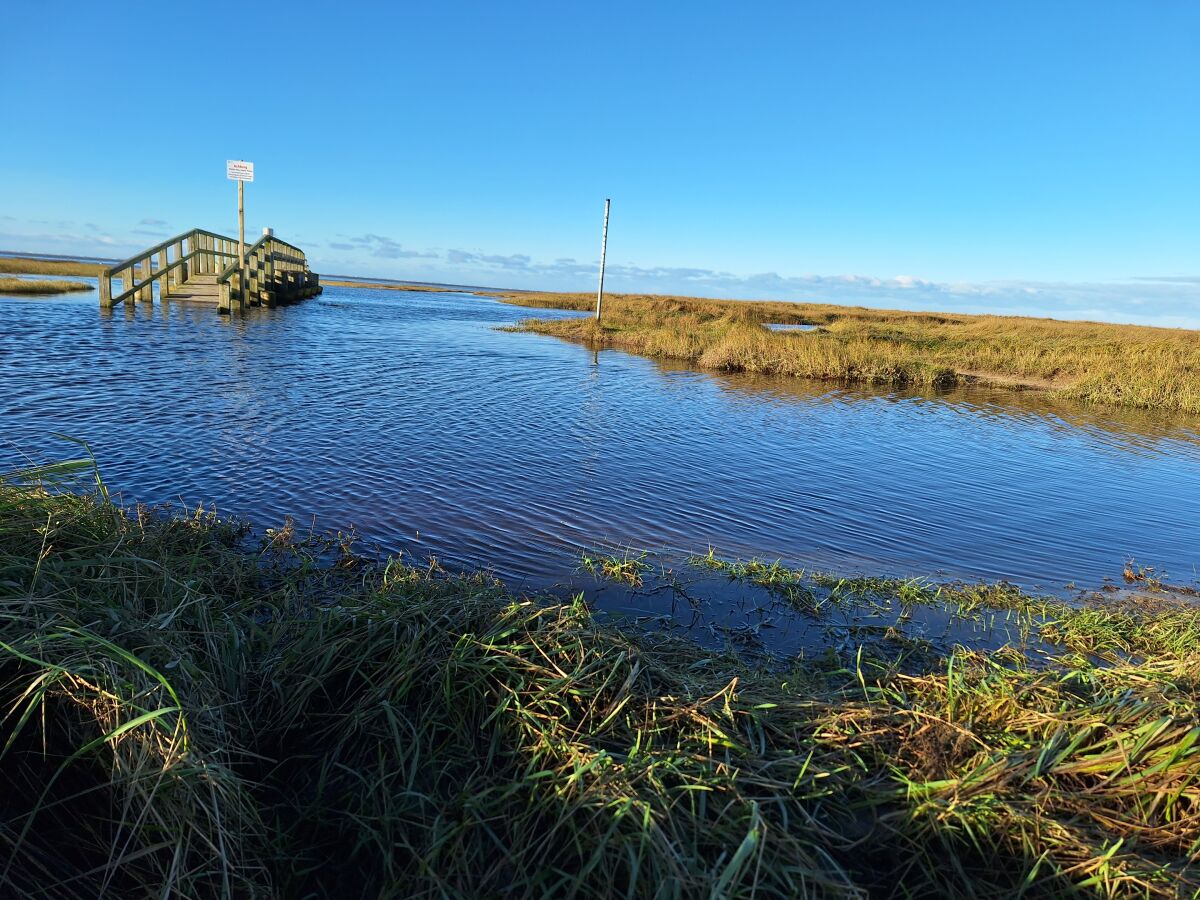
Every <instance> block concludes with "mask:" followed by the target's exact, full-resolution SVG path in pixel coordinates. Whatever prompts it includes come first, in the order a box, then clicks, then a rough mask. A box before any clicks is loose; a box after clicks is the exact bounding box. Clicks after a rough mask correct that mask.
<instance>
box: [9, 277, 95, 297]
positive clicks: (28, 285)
mask: <svg viewBox="0 0 1200 900" xmlns="http://www.w3.org/2000/svg"><path fill="white" fill-rule="evenodd" d="M90 290H92V286H91V285H90V284H87V283H86V282H83V281H63V280H61V279H49V278H37V279H34V278H6V277H4V276H0V294H67V293H70V292H72V291H90Z"/></svg>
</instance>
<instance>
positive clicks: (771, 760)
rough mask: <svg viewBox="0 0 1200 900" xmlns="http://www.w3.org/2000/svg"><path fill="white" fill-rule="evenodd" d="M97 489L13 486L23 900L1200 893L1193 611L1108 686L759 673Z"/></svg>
mask: <svg viewBox="0 0 1200 900" xmlns="http://www.w3.org/2000/svg"><path fill="white" fill-rule="evenodd" d="M90 477H91V475H90V473H89V469H88V468H87V466H86V465H71V464H64V465H61V466H57V467H51V468H48V469H44V470H41V471H38V472H33V473H24V474H23V475H20V476H13V477H9V478H7V479H4V480H3V481H2V482H0V710H2V711H3V715H4V718H3V720H2V723H0V748H2V752H0V771H2V772H3V774H4V782H5V790H4V793H3V797H2V799H0V845H2V846H3V852H0V894H2V895H11V896H46V897H55V898H67V897H94V896H97V895H104V896H151V895H153V896H186V897H218V896H224V897H244V896H308V897H346V896H354V897H358V896H372V897H375V896H397V897H399V896H404V897H410V896H412V897H459V896H461V897H487V896H499V895H513V896H555V897H558V896H576V897H610V896H620V897H654V898H671V897H680V898H683V897H751V896H757V897H796V896H805V895H824V896H862V897H865V896H868V895H869V896H973V897H1012V896H1018V895H1022V894H1024V895H1031V896H1033V895H1039V896H1046V895H1062V894H1066V893H1070V892H1079V893H1082V894H1084V895H1092V896H1106V897H1107V896H1130V897H1133V896H1137V897H1142V896H1148V895H1150V896H1181V895H1192V894H1194V893H1195V892H1196V891H1197V890H1200V866H1198V865H1197V863H1200V726H1197V725H1196V721H1195V709H1196V704H1197V701H1200V688H1198V685H1197V681H1196V673H1197V672H1198V671H1200V657H1198V656H1197V650H1196V644H1195V643H1194V642H1190V641H1189V640H1185V639H1184V637H1183V635H1191V636H1194V635H1195V634H1196V627H1197V626H1196V613H1195V611H1194V610H1193V611H1191V612H1189V611H1188V610H1187V609H1185V608H1183V607H1180V608H1179V609H1176V610H1174V611H1173V612H1171V613H1170V615H1171V616H1174V617H1175V618H1169V619H1164V620H1162V621H1161V622H1160V621H1159V620H1158V619H1156V618H1155V615H1153V614H1151V613H1150V612H1149V611H1145V613H1144V615H1142V617H1141V618H1140V619H1138V620H1137V621H1136V622H1133V621H1130V622H1126V621H1125V619H1123V618H1122V615H1123V614H1119V613H1118V612H1116V611H1114V610H1109V609H1104V608H1097V609H1096V610H1095V611H1094V612H1093V613H1092V614H1093V615H1095V616H1096V617H1097V619H1096V623H1095V624H1086V623H1085V622H1084V620H1083V619H1077V620H1074V621H1073V622H1071V623H1070V624H1069V628H1070V631H1071V633H1072V634H1079V635H1082V634H1088V635H1091V637H1090V638H1089V640H1090V641H1091V643H1092V644H1095V645H1096V646H1101V645H1102V644H1103V641H1102V639H1101V637H1100V635H1102V634H1104V633H1108V632H1112V633H1115V634H1118V635H1119V636H1120V640H1121V641H1123V642H1125V644H1126V645H1128V646H1129V647H1130V648H1133V649H1134V650H1136V653H1137V658H1136V659H1134V658H1132V657H1129V658H1126V657H1125V656H1123V655H1122V654H1114V656H1113V659H1112V661H1111V662H1110V663H1108V664H1106V665H1094V664H1091V663H1090V662H1087V661H1086V660H1085V659H1083V658H1081V657H1079V656H1078V655H1076V657H1074V658H1073V657H1072V656H1071V655H1070V654H1068V655H1066V656H1064V659H1063V660H1062V661H1061V664H1060V665H1057V666H1052V667H1033V666H1029V665H1026V664H1025V662H1024V660H1023V658H1022V656H1021V654H1019V653H1016V652H1008V653H991V654H983V653H972V652H967V651H962V652H956V653H952V654H950V655H949V656H947V657H944V658H940V659H938V660H937V661H936V662H935V663H934V664H931V665H930V667H929V668H928V669H927V670H926V671H923V672H915V673H899V672H896V671H894V670H893V669H890V668H888V667H886V666H876V665H875V664H874V663H873V662H872V661H871V660H870V659H869V658H868V657H866V656H862V655H860V656H859V657H858V658H857V660H856V662H855V663H854V664H853V665H849V666H839V665H820V664H816V663H811V664H807V663H802V664H797V665H795V666H793V667H791V668H789V669H786V670H780V669H777V668H762V667H755V666H754V665H751V664H749V663H747V662H745V661H744V660H741V659H739V658H738V657H737V656H735V655H732V654H729V653H714V652H711V651H705V650H702V649H701V648H699V647H697V646H695V645H693V644H689V643H686V642H681V641H678V640H673V639H670V638H667V637H665V636H663V635H661V634H658V633H654V632H640V631H635V630H631V629H622V628H617V627H614V626H613V625H612V624H608V623H606V622H605V621H604V620H601V619H598V618H597V617H596V616H595V615H593V614H592V613H591V612H590V611H589V609H588V608H587V606H586V604H584V603H582V602H566V603H551V602H546V601H540V600H537V599H530V598H527V597H522V596H518V595H514V594H513V593H511V592H510V591H509V590H507V589H506V588H504V587H503V586H502V585H500V584H498V583H497V582H496V581H494V580H493V579H492V578H490V577H488V576H486V575H481V574H467V575H453V574H449V573H446V572H444V571H442V570H441V569H440V568H439V567H437V566H436V565H435V564H429V565H424V566H412V565H407V564H404V563H402V562H400V561H396V560H393V561H390V562H387V563H374V562H371V561H369V560H363V559H360V558H358V557H356V556H355V555H354V554H353V552H352V548H351V547H348V546H346V544H345V542H341V543H339V542H338V541H336V540H332V541H324V540H317V539H313V538H310V537H304V536H298V535H297V534H296V533H295V532H294V531H292V530H289V529H288V528H286V527H284V528H282V529H279V530H277V531H274V532H268V533H267V534H265V536H264V537H263V538H262V539H261V540H255V539H254V538H252V537H251V536H249V535H248V534H247V532H246V530H245V529H244V528H242V527H241V526H239V525H238V524H237V523H231V522H226V521H223V520H221V519H219V518H217V517H216V516H214V515H212V514H211V513H209V512H206V511H204V510H199V509H198V510H193V511H190V512H187V513H176V514H174V515H165V514H156V513H154V512H151V511H146V510H141V509H129V510H122V509H118V508H117V507H115V506H114V505H113V504H112V503H111V502H110V501H109V500H108V498H107V495H106V493H105V492H104V489H103V486H102V485H101V484H99V483H98V482H96V483H93V484H92V485H91V487H90V488H87V489H86V490H85V484H84V483H83V482H81V481H80V480H79V479H87V478H90ZM717 562H718V561H717V560H715V558H714V565H715V564H717ZM730 572H731V573H732V570H730ZM737 574H738V577H752V578H758V579H760V580H763V581H765V582H767V583H769V584H775V585H789V584H794V583H795V582H798V581H808V580H809V579H808V577H807V576H801V575H800V574H799V573H797V572H795V571H789V570H787V569H784V568H783V567H772V566H770V565H768V564H764V563H756V564H753V565H747V566H746V567H745V569H744V571H740V572H739V573H737ZM904 584H910V585H911V586H910V587H908V588H903V589H904V590H906V591H908V592H909V593H910V595H911V599H912V601H913V602H923V600H924V599H925V598H927V597H928V595H929V593H930V592H931V591H933V590H934V588H932V587H931V586H928V585H924V584H919V583H904ZM813 589H814V590H818V589H819V590H820V592H822V593H828V594H832V593H833V592H835V589H836V592H837V593H838V594H839V596H841V597H842V598H843V600H842V601H841V602H846V599H845V598H848V597H850V596H851V595H852V594H855V593H859V594H866V593H871V592H876V593H877V592H881V591H893V590H901V588H900V587H897V584H896V583H893V582H889V581H887V580H871V579H862V580H834V579H829V580H828V581H827V582H826V583H825V584H817V585H816V586H815V587H814V588H813ZM962 597H963V599H962V602H963V603H968V602H976V603H979V604H987V603H1004V604H1012V605H1019V604H1020V603H1022V602H1024V601H1023V600H1019V599H1017V597H1016V595H1014V594H1010V593H1008V592H1007V590H1006V589H1001V590H1000V592H999V594H996V593H994V592H988V591H984V592H982V593H979V594H977V595H976V594H970V593H964V594H963V595H962ZM1029 602H1032V603H1037V602H1038V601H1036V600H1030V601H1029ZM1082 614H1083V613H1082V611H1081V612H1080V615H1082ZM1164 615H1166V613H1165V612H1164ZM1190 640H1191V641H1194V637H1193V638H1191V639H1190Z"/></svg>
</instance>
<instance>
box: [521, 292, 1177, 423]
mask: <svg viewBox="0 0 1200 900" xmlns="http://www.w3.org/2000/svg"><path fill="white" fill-rule="evenodd" d="M503 299H504V300H505V301H506V302H509V303H513V304H516V305H520V306H531V307H545V308H553V309H575V310H590V309H593V308H594V304H595V298H594V296H589V295H584V294H537V293H534V294H505V295H504V296H503ZM766 323H782V324H795V325H817V326H820V328H819V330H817V331H812V332H792V333H788V332H772V331H770V330H768V329H767V328H765V327H763V326H764V324H766ZM521 328H522V330H526V331H531V332H535V333H538V334H547V335H553V336H556V337H561V338H566V339H569V340H574V341H579V342H582V343H585V344H587V345H589V346H593V347H613V348H618V349H622V350H628V351H630V352H634V353H640V354H643V355H646V356H651V357H656V358H664V359H675V360H681V361H684V362H686V363H687V364H689V365H693V366H697V367H699V368H703V369H711V370H717V371H725V372H754V373H764V374H770V375H783V376H795V377H803V378H815V379H827V380H839V381H849V382H869V383H874V384H893V385H943V386H944V385H953V384H967V383H975V382H978V383H985V384H995V385H1001V386H1009V387H1014V388H1027V389H1038V390H1045V391H1050V392H1052V393H1054V394H1056V395H1060V396H1062V397H1065V398H1068V399H1073V400H1081V401H1086V402H1095V403H1104V404H1111V405H1121V406H1131V407H1141V408H1157V409H1169V410H1181V411H1186V412H1193V413H1195V412H1200V332H1197V331H1187V330H1182V329H1167V328H1150V327H1143V326H1135V325H1110V324H1103V323H1096V322H1063V321H1057V320H1053V319H1034V318H1024V317H1018V316H977V315H958V314H948V313H919V312H904V311H898V310H877V309H866V308H863V307H845V306H831V305H825V304H813V303H778V302H742V301H732V300H704V299H697V298H688V297H665V296H642V295H615V296H612V297H609V298H606V299H605V320H604V322H603V324H602V325H597V324H596V323H595V321H593V320H592V319H590V318H582V319H555V320H544V319H530V320H527V321H525V322H524V323H522V326H521Z"/></svg>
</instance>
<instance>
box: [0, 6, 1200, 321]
mask: <svg viewBox="0 0 1200 900" xmlns="http://www.w3.org/2000/svg"><path fill="white" fill-rule="evenodd" d="M205 8H206V7H205V5H203V4H201V5H196V4H163V3H154V4H131V3H95V4H85V3H82V2H80V3H68V4H63V5H61V6H59V5H52V4H29V3H19V4H15V5H13V6H12V8H10V9H8V10H6V12H5V31H6V36H5V40H4V47H3V51H2V52H0V85H2V86H3V87H2V91H3V98H4V104H3V110H4V112H3V117H2V119H0V121H3V123H4V131H5V132H7V134H6V135H5V137H4V140H2V141H0V249H7V250H35V251H45V252H59V253H89V254H98V255H104V256H117V255H121V254H123V253H125V252H127V251H129V252H132V251H133V250H135V249H137V248H138V247H139V246H145V245H147V244H150V243H153V242H154V241H155V240H157V239H159V238H158V235H166V234H168V233H175V232H177V231H182V230H185V229H186V228H189V227H192V226H194V225H200V226H203V227H207V228H211V229H214V230H220V231H223V232H227V233H229V232H231V231H232V229H233V228H234V227H235V211H236V207H235V203H234V187H233V185H232V184H231V183H229V182H227V181H225V174H224V164H225V160H226V159H227V158H244V159H248V160H252V161H254V163H255V164H256V166H257V180H256V181H255V183H254V184H252V185H250V186H249V188H248V192H247V214H248V220H247V227H248V228H252V229H254V231H256V232H257V231H259V230H260V229H261V227H262V226H263V225H272V226H274V227H275V228H276V230H277V232H278V233H279V234H280V235H281V236H283V237H285V238H287V239H289V240H293V241H295V242H297V243H300V244H301V245H302V246H304V247H305V248H306V249H307V250H309V251H310V255H311V256H312V258H313V259H314V266H315V268H317V269H318V270H321V271H326V272H355V273H361V274H369V275H381V276H391V277H401V278H414V279H422V280H439V281H462V282H470V283H487V284H499V285H505V286H514V287H546V288H574V289H579V290H588V289H591V288H592V285H593V282H594V268H595V263H596V261H597V259H598V257H599V227H600V218H601V212H602V207H603V200H604V198H605V197H606V196H611V197H612V198H613V218H612V228H611V234H610V240H609V261H610V266H611V268H610V284H611V285H612V286H613V288H614V289H616V290H646V291H651V290H652V291H659V292H661V291H679V292H683V291H687V292H691V293H704V294H709V295H724V296H780V297H794V298H797V299H820V298H826V299H829V300H832V301H834V302H849V301H854V302H865V303H870V304H872V305H908V306H922V307H925V308H930V307H941V308H947V309H996V310H999V311H1007V310H1011V311H1020V312H1047V313H1053V314H1056V315H1068V316H1075V315H1078V316H1089V317H1097V318H1112V319H1118V320H1128V321H1155V322H1160V323H1163V324H1175V325H1200V303H1198V302H1197V298H1198V295H1200V256H1198V254H1200V3H1196V2H1194V0H1176V2H1171V0H1162V2H1145V0H1137V2H1125V3H1117V2H1096V0H1090V2H1069V0H1061V2H1060V0H1055V2H1050V3H1047V2H1045V0H1042V2H1037V3H1034V2H1005V3H964V2H961V0H957V2H944V3H943V2H938V3H932V2H918V0H914V2H911V3H894V2H882V0H880V2H858V3H855V2H846V3H833V2H825V3H819V4H818V3H795V2H792V3H752V4H734V3H720V4H718V3H706V2H689V3H676V4H648V3H645V2H639V3H624V2H610V3H603V4H588V5H584V4H574V3H562V2H558V3H523V2H512V3H496V2H487V3H482V2H481V3H458V4H455V3H442V4H433V3H429V4H415V3H412V4H409V3H402V4H398V3H380V4H359V3H341V4H327V3H320V4H317V3H311V4H306V3H288V4H273V3H269V2H268V3H253V4H252V3H238V4H229V3H218V4H211V6H210V9H211V11H210V12H206V13H201V12H199V10H202V9H205ZM283 9H286V10H288V13H287V14H286V15H280V14H279V12H278V11H279V10H283ZM239 36H240V37H239Z"/></svg>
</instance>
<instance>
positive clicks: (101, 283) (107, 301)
mask: <svg viewBox="0 0 1200 900" xmlns="http://www.w3.org/2000/svg"><path fill="white" fill-rule="evenodd" d="M97 285H98V287H99V288H100V306H101V307H103V308H105V309H109V308H111V307H112V305H113V304H112V273H111V272H109V271H108V269H105V270H104V271H103V272H101V273H100V277H99V278H98V279H97Z"/></svg>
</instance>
